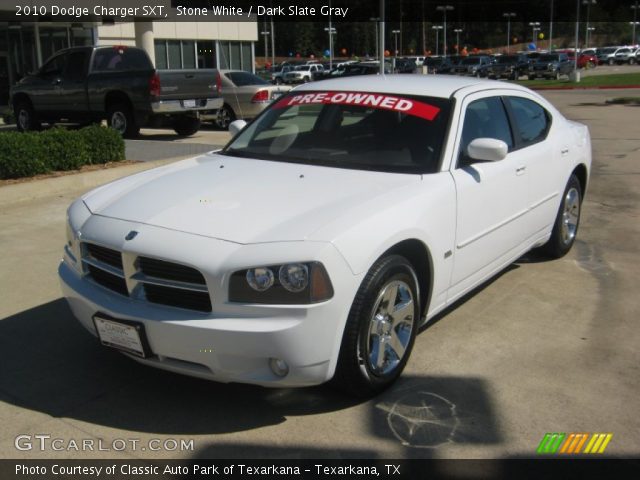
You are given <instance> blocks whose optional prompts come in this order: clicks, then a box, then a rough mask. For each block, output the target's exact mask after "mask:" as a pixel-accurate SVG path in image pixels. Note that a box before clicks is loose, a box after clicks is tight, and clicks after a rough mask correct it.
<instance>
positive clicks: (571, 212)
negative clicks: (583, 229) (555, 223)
mask: <svg viewBox="0 0 640 480" xmlns="http://www.w3.org/2000/svg"><path fill="white" fill-rule="evenodd" d="M579 220H580V193H579V192H578V190H577V189H575V188H570V189H569V190H567V194H566V195H565V197H564V211H563V212H562V241H563V242H564V243H565V245H566V244H569V243H571V242H572V241H573V239H574V238H575V236H576V231H577V230H578V221H579Z"/></svg>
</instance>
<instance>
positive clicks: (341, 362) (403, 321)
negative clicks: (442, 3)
mask: <svg viewBox="0 0 640 480" xmlns="http://www.w3.org/2000/svg"><path fill="white" fill-rule="evenodd" d="M419 303H420V302H419V298H418V286H417V281H416V275H415V272H414V269H413V267H412V265H411V264H410V263H409V261H408V260H407V259H406V258H404V257H402V256H400V255H389V256H387V257H383V258H381V259H380V260H378V261H377V262H376V263H375V264H374V265H373V266H372V267H371V269H370V270H369V272H368V273H367V275H366V276H365V278H364V280H363V282H362V285H360V289H359V290H358V293H357V294H356V297H355V299H354V301H353V305H352V306H351V311H350V312H349V318H348V319H347V324H346V327H345V331H344V335H343V338H342V345H341V346H340V354H339V357H338V365H337V366H336V373H335V376H334V378H333V380H332V383H333V385H334V386H337V387H338V388H340V389H341V390H346V391H347V392H349V393H351V394H353V395H356V396H360V397H367V396H370V395H372V394H375V393H378V392H380V391H382V390H384V389H385V388H387V387H389V386H390V385H391V384H392V383H393V382H394V381H395V380H396V379H397V378H398V377H399V376H400V374H401V373H402V370H403V369H404V367H405V365H406V363H407V360H408V359H409V355H410V354H411V349H412V347H413V343H414V340H415V337H416V331H417V329H418V320H419V315H420V305H419Z"/></svg>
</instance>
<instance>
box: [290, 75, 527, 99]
mask: <svg viewBox="0 0 640 480" xmlns="http://www.w3.org/2000/svg"><path fill="white" fill-rule="evenodd" d="M467 87H475V88H471V90H484V89H486V88H498V87H499V88H510V89H514V90H521V91H527V89H525V88H523V87H520V86H518V85H515V84H506V83H501V82H497V81H493V80H485V79H478V78H475V77H453V76H451V75H406V74H405V75H401V74H397V75H370V76H366V77H362V76H358V77H347V78H336V79H331V80H323V81H322V82H321V83H313V82H312V83H307V84H304V85H301V86H299V87H297V88H296V89H295V91H296V92H303V91H317V90H343V91H347V92H376V93H395V94H404V95H426V96H430V97H439V98H449V97H451V95H453V94H454V93H455V92H456V91H458V90H460V89H462V88H467Z"/></svg>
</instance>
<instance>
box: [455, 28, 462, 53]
mask: <svg viewBox="0 0 640 480" xmlns="http://www.w3.org/2000/svg"><path fill="white" fill-rule="evenodd" d="M462 31H463V30H462V29H461V28H456V29H455V30H454V32H456V45H457V46H458V55H460V32H462Z"/></svg>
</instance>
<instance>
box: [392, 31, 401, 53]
mask: <svg viewBox="0 0 640 480" xmlns="http://www.w3.org/2000/svg"><path fill="white" fill-rule="evenodd" d="M391 33H393V36H394V38H395V42H396V43H395V46H396V48H395V50H394V51H393V56H394V57H396V58H397V57H398V34H399V33H400V30H391Z"/></svg>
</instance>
